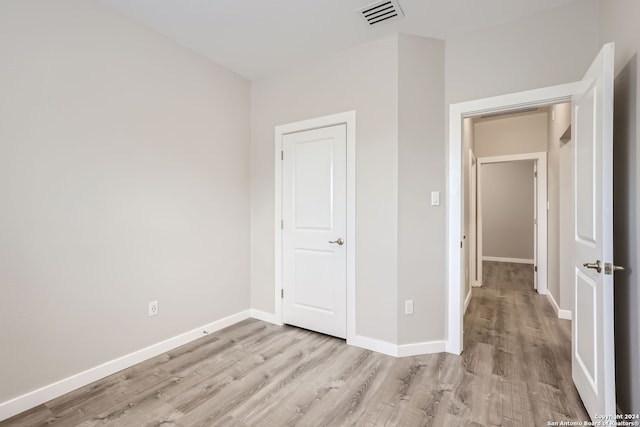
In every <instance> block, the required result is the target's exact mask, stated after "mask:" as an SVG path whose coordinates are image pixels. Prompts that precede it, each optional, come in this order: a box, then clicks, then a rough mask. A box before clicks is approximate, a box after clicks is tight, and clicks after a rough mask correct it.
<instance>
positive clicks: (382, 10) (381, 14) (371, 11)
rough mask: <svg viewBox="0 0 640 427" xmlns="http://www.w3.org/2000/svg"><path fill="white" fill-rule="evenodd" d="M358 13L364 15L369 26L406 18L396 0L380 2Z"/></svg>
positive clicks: (382, 0)
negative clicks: (402, 17)
mask: <svg viewBox="0 0 640 427" xmlns="http://www.w3.org/2000/svg"><path fill="white" fill-rule="evenodd" d="M357 12H358V13H360V14H361V15H362V17H363V18H364V20H365V21H367V24H369V25H375V24H379V23H380V22H388V21H390V20H392V19H398V18H400V17H401V16H404V13H403V12H402V9H401V8H400V5H399V4H398V2H397V1H396V0H380V1H377V2H374V3H371V4H369V5H367V6H365V7H362V8H360V9H358V10H357Z"/></svg>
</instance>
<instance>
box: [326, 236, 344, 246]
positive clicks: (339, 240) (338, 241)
mask: <svg viewBox="0 0 640 427" xmlns="http://www.w3.org/2000/svg"><path fill="white" fill-rule="evenodd" d="M329 243H337V244H338V246H342V245H344V239H343V238H342V237H338V240H333V241H331V240H329Z"/></svg>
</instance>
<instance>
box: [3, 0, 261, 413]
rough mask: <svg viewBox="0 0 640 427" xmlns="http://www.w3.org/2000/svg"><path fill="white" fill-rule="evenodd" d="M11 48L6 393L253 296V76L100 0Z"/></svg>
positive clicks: (7, 77) (74, 7) (12, 4)
mask: <svg viewBox="0 0 640 427" xmlns="http://www.w3.org/2000/svg"><path fill="white" fill-rule="evenodd" d="M0 56H1V57H2V66H0V93H2V95H1V96H0V203H1V207H0V236H2V237H1V238H0V282H1V285H0V286H1V294H2V296H1V297H0V343H1V344H0V346H1V348H2V350H0V352H1V357H0V358H1V359H2V363H1V364H0V378H2V380H1V381H0V401H6V400H8V399H11V398H13V397H16V396H18V395H22V394H24V393H26V392H29V391H32V390H34V389H36V388H39V387H41V386H44V385H48V384H51V383H54V382H55V381H57V380H60V379H63V378H66V377H68V376H70V375H72V374H76V373H78V372H80V371H83V370H85V369H89V368H92V367H95V366H97V365H99V364H102V363H104V362H106V361H110V360H113V359H115V358H117V357H120V356H123V355H125V354H128V353H131V352H133V351H136V350H139V349H141V348H144V347H147V346H149V345H151V344H155V343H158V342H160V341H163V340H165V339H167V338H170V337H173V336H176V335H178V334H181V333H183V332H186V331H189V330H192V329H194V328H196V327H198V326H201V325H204V324H207V323H210V322H213V321H215V320H218V319H221V318H223V317H226V316H228V315H230V314H233V313H237V312H239V311H241V310H246V309H248V308H249V275H248V272H249V214H248V213H249V113H250V110H249V102H250V85H249V82H248V81H246V80H245V79H243V78H240V77H238V76H237V75H235V74H233V73H231V72H230V71H228V70H226V69H223V68H221V67H219V66H216V65H214V64H212V63H210V62H207V61H205V60H204V59H202V58H200V57H199V56H197V55H195V54H193V53H192V52H190V51H188V50H186V49H184V48H182V47H180V46H179V45H177V44H175V43H173V42H170V41H168V40H167V39H165V38H163V37H161V36H159V35H157V34H155V33H153V32H150V31H148V30H146V29H145V28H143V27H141V26H139V25H136V24H134V23H132V22H131V21H130V20H128V19H125V18H122V17H121V16H120V15H117V14H116V13H114V12H112V11H110V10H109V9H106V8H104V7H103V6H100V5H99V4H97V3H95V2H88V1H83V0H57V1H55V2H51V1H46V0H6V1H3V2H2V3H0ZM154 299H157V300H158V301H159V304H160V305H159V307H160V312H159V315H157V316H156V317H148V316H147V307H148V302H149V301H150V300H154Z"/></svg>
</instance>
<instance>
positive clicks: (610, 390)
mask: <svg viewBox="0 0 640 427" xmlns="http://www.w3.org/2000/svg"><path fill="white" fill-rule="evenodd" d="M613 59H614V45H613V43H609V44H606V45H605V46H604V47H603V48H602V50H601V51H600V53H599V54H598V56H597V57H596V59H595V60H594V62H593V64H592V65H591V68H589V71H588V72H587V74H586V75H585V77H584V79H583V80H582V82H581V84H580V86H579V90H578V93H576V94H575V95H574V97H573V129H574V131H573V135H574V138H573V139H574V143H575V151H574V174H575V175H574V178H575V179H574V183H575V212H574V214H575V218H574V219H575V232H574V244H573V245H574V248H573V252H574V255H575V259H574V269H573V270H574V291H575V303H574V312H573V327H572V340H571V342H572V349H571V354H572V376H573V381H574V383H575V385H576V388H577V389H578V392H579V393H580V397H581V398H582V402H583V403H584V406H585V408H586V409H587V411H588V412H589V415H590V416H591V419H592V420H595V419H597V418H596V416H598V418H600V417H601V416H603V415H608V416H614V417H615V414H616V395H615V359H614V337H613V314H614V313H613V308H614V307H613V268H612V265H613V154H612V152H613V131H612V124H613ZM600 419H602V418H600ZM613 419H615V418H613Z"/></svg>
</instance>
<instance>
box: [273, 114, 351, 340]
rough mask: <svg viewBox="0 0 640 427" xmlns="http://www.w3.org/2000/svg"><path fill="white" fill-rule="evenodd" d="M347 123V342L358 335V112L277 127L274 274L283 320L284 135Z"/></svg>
mask: <svg viewBox="0 0 640 427" xmlns="http://www.w3.org/2000/svg"><path fill="white" fill-rule="evenodd" d="M341 124H344V125H346V126H347V233H346V236H345V240H346V241H347V246H346V251H347V296H346V298H347V341H349V340H351V339H353V337H355V332H356V328H355V327H356V306H355V301H356V268H355V266H356V196H355V193H356V112H355V111H347V112H344V113H338V114H332V115H329V116H323V117H317V118H313V119H309V120H302V121H299V122H294V123H287V124H284V125H279V126H276V128H275V150H274V177H275V187H274V194H275V215H274V227H273V230H274V237H275V239H274V240H275V247H274V254H275V275H274V301H275V303H274V308H275V313H274V314H275V320H276V323H277V324H279V325H282V324H283V321H282V297H281V295H282V294H281V292H282V289H283V283H282V278H283V271H282V268H283V256H282V250H283V248H282V150H283V147H282V139H283V137H284V136H285V135H287V134H291V133H296V132H304V131H307V130H313V129H318V128H324V127H331V126H335V125H341Z"/></svg>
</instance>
